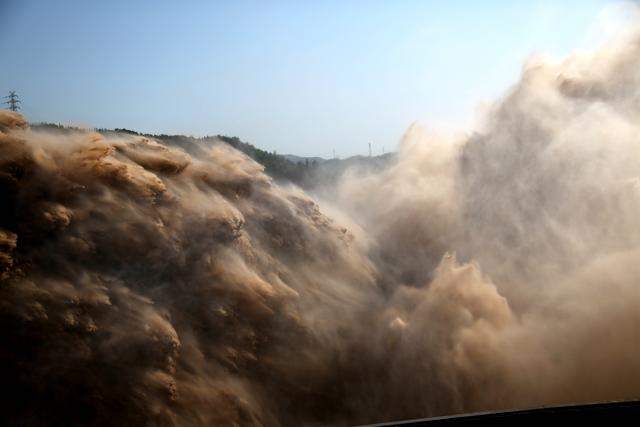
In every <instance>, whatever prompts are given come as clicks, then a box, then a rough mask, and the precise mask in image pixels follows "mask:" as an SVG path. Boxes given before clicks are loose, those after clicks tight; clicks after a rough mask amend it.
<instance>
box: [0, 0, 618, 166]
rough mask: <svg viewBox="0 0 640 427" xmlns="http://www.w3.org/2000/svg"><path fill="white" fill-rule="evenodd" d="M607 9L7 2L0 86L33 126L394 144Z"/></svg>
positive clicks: (284, 148) (586, 5)
mask: <svg viewBox="0 0 640 427" xmlns="http://www.w3.org/2000/svg"><path fill="white" fill-rule="evenodd" d="M606 4H607V2H605V1H603V0H600V1H595V0H593V1H592V0H579V1H565V2H561V1H542V2H534V1H489V0H483V1H464V2H463V1H385V2H374V1H362V2H356V1H336V2H329V1H319V0H318V1H311V0H307V1H303V0H298V1H266V0H263V1H255V2H246V1H228V2H215V1H178V0H174V1H160V0H153V1H152V0H149V1H142V0H126V1H124V0H123V1H117V0H109V1H88V0H78V1H72V0H55V1H52V0H0V52H2V59H1V60H0V61H1V66H0V92H8V91H9V90H11V89H15V90H16V91H18V93H19V94H20V96H21V97H22V100H23V111H24V113H25V114H26V115H27V116H28V117H29V119H30V120H32V121H49V122H60V123H65V124H69V123H71V124H79V125H88V126H95V127H110V128H112V127H126V128H130V129H136V130H139V131H144V132H153V133H185V134H192V135H205V134H226V135H235V136H239V137H240V138H242V139H243V140H246V141H249V142H251V143H253V144H255V145H257V146H259V147H261V148H265V149H268V150H277V151H278V152H279V153H293V154H299V155H319V156H325V157H326V156H329V155H330V153H331V151H332V149H335V150H336V153H337V154H338V155H340V156H346V155H352V154H358V153H360V154H364V153H366V152H367V144H368V143H369V142H371V143H372V144H373V147H374V151H375V152H380V150H381V149H382V147H383V146H385V147H386V149H387V151H389V150H390V149H393V148H394V147H395V146H396V144H397V141H398V139H399V138H400V137H401V135H402V133H403V132H404V131H405V130H406V128H407V127H408V126H409V125H410V124H411V123H412V122H414V121H419V122H421V123H423V124H425V125H427V126H442V125H447V124H454V125H456V124H459V123H464V122H466V121H468V120H469V118H470V117H471V116H472V114H473V111H474V109H475V105H477V104H478V103H479V102H480V101H483V100H487V101H488V100H491V99H492V98H495V97H496V96H498V95H499V94H501V93H503V92H504V90H505V89H506V88H508V86H509V85H510V84H511V83H513V82H514V81H515V79H516V78H517V76H518V74H519V72H520V69H521V67H522V63H523V61H524V60H525V59H526V58H527V57H528V56H529V55H530V54H531V53H533V52H545V53H549V54H551V55H553V56H561V55H565V54H567V53H569V52H571V51H572V50H574V49H575V48H576V47H583V46H585V45H586V43H588V40H589V38H590V37H592V36H593V33H594V23H595V22H596V20H597V19H598V16H599V15H601V11H602V10H603V8H604V7H605V6H606ZM595 31H596V32H597V30H595Z"/></svg>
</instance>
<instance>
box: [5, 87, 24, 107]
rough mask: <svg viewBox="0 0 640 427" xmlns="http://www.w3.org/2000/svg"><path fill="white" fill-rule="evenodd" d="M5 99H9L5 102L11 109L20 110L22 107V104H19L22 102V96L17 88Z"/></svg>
mask: <svg viewBox="0 0 640 427" xmlns="http://www.w3.org/2000/svg"><path fill="white" fill-rule="evenodd" d="M4 99H8V101H5V102H4V103H5V104H7V105H8V106H9V109H10V110H11V111H18V110H19V109H20V106H19V105H18V104H20V103H21V102H20V98H19V97H18V94H17V93H16V91H15V90H12V91H11V92H9V95H8V96H5V97H4Z"/></svg>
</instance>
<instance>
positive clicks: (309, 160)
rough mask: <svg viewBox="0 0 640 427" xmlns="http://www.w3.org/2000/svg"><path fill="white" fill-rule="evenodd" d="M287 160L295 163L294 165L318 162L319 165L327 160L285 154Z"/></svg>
mask: <svg viewBox="0 0 640 427" xmlns="http://www.w3.org/2000/svg"><path fill="white" fill-rule="evenodd" d="M282 156H283V157H284V158H285V159H287V160H289V161H291V162H293V163H313V162H316V163H318V164H320V163H324V162H326V161H327V159H323V158H322V157H301V156H296V155H295V154H283V155H282Z"/></svg>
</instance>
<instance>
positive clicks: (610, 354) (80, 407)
mask: <svg viewBox="0 0 640 427" xmlns="http://www.w3.org/2000/svg"><path fill="white" fill-rule="evenodd" d="M639 70H640V35H639V34H638V32H635V31H631V32H629V34H626V35H625V36H624V38H622V39H618V40H615V41H613V42H612V43H611V44H609V45H607V46H604V47H603V48H601V49H600V50H597V51H595V52H594V53H591V54H583V55H576V56H572V57H569V58H567V59H566V60H565V61H564V62H562V63H548V62H544V61H537V62H532V63H530V64H528V65H527V66H526V68H525V70H524V72H523V76H522V78H521V80H520V81H519V82H518V83H517V84H516V85H515V86H514V87H513V88H512V89H511V90H510V91H509V93H508V94H507V95H506V96H505V97H504V98H503V99H501V100H500V101H498V102H496V104H495V105H494V106H493V108H492V110H491V111H490V113H489V114H488V115H487V117H486V120H485V122H484V123H483V125H482V126H481V127H480V128H479V129H478V130H477V131H476V132H474V133H473V134H471V135H467V134H463V135H442V134H436V133H433V132H425V131H423V130H421V129H420V128H419V127H418V126H414V127H412V128H411V129H410V130H409V131H408V132H407V134H406V135H405V138H404V142H403V145H402V148H401V152H400V153H399V155H398V158H397V160H396V162H395V163H394V164H393V165H391V166H390V167H388V168H387V169H385V170H383V171H381V172H380V171H379V172H376V173H371V174H362V173H352V174H346V175H345V176H344V177H343V178H342V179H341V181H340V183H339V184H338V186H337V189H335V188H334V191H333V197H332V200H331V201H328V204H327V205H326V206H327V208H326V210H325V208H324V207H323V208H321V207H319V206H318V204H317V203H316V202H315V201H314V200H313V199H312V198H311V197H310V196H308V195H306V194H305V193H304V192H303V191H302V190H300V189H297V188H294V187H288V186H281V185H278V184H276V183H274V182H272V181H271V179H269V178H268V177H267V176H266V175H265V174H264V173H263V171H262V168H261V167H260V165H258V164H256V163H255V162H253V161H252V160H250V159H248V158H247V157H245V156H244V155H242V154H241V153H239V152H237V151H235V150H233V149H231V148H230V147H228V146H225V145H224V144H213V145H210V146H205V147H202V149H201V150H198V151H197V153H198V154H197V155H196V154H194V153H195V152H193V153H191V154H188V153H187V152H185V151H183V150H182V149H180V148H175V147H167V146H164V145H161V144H159V143H158V142H156V141H153V140H150V139H145V138H140V137H135V138H134V137H131V136H118V137H109V138H105V137H104V136H102V135H99V134H95V133H90V132H75V133H70V134H68V135H60V134H58V135H50V134H47V133H45V132H39V131H35V130H31V129H30V128H29V127H28V126H27V123H26V121H25V119H24V118H23V117H21V116H20V115H18V114H15V113H10V112H1V113H0V206H2V210H1V214H0V281H1V282H0V319H1V324H2V327H1V332H0V376H2V378H3V381H4V388H5V390H6V391H8V396H9V398H8V399H5V400H3V401H2V402H1V403H0V409H1V410H2V413H3V417H4V418H5V419H7V420H8V421H9V422H13V423H17V422H20V423H21V424H27V425H29V424H36V425H37V424H41V423H43V422H48V423H51V422H52V421H53V422H55V421H59V422H60V423H64V424H65V425H69V424H81V425H86V424H94V425H111V424H117V425H123V424H125V425H141V424H154V425H167V426H169V425H246V426H249V425H264V426H277V425H285V426H286V425H348V424H355V423H367V422H376V421H385V420H392V419H402V418H411V417H427V416H434V415H442V414H451V413H460V412H467V411H474V410H489V409H500V408H515V407H527V406H535V405H542V404H561V403H569V402H572V403H575V402H589V401H601V400H611V399H632V398H638V397H639V396H640V340H638V332H637V331H638V330H639V328H640V311H638V309H637V308H638V307H639V306H640V288H639V287H638V283H640V216H638V212H639V211H640V184H639V183H640V181H639V180H638V174H639V171H640V101H639V100H640V71H639ZM321 206H324V204H321ZM323 212H331V215H327V214H325V213H323ZM332 218H333V219H332Z"/></svg>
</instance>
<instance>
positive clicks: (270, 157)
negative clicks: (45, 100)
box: [31, 123, 395, 189]
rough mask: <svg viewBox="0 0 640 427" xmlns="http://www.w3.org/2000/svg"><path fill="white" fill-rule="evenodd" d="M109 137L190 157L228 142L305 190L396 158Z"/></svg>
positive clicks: (212, 140) (207, 140)
mask: <svg viewBox="0 0 640 427" xmlns="http://www.w3.org/2000/svg"><path fill="white" fill-rule="evenodd" d="M31 127H32V128H33V129H35V130H44V131H47V132H53V133H70V132H81V131H85V129H81V128H77V127H71V126H63V125H60V124H55V123H35V124H31ZM95 131H96V132H99V133H101V134H103V135H105V136H109V135H118V134H126V135H137V136H143V137H147V138H152V139H155V140H157V141H160V142H162V143H164V144H167V145H170V146H177V147H180V148H182V149H183V150H185V151H187V152H188V153H190V154H194V155H197V154H199V153H200V152H202V150H203V149H205V148H206V147H207V146H209V145H211V144H219V143H226V144H229V145H231V146H232V147H234V148H235V149H237V150H239V151H242V152H243V153H245V154H246V155H247V156H249V157H251V158H252V159H254V160H255V161H256V162H258V163H260V164H262V165H263V166H264V168H265V172H266V173H267V174H268V175H269V176H271V177H272V178H274V179H276V180H279V181H289V182H292V183H294V184H297V185H299V186H301V187H304V188H308V189H312V188H315V187H317V186H318V185H319V184H320V183H322V184H330V185H331V184H334V183H335V182H337V180H338V179H339V177H340V176H342V174H343V173H344V172H345V171H346V170H347V169H350V168H358V169H359V170H366V169H372V170H377V169H381V168H383V167H384V166H386V165H387V164H389V162H390V161H391V160H392V159H393V158H394V157H395V156H394V154H393V153H387V154H384V155H382V156H373V157H366V156H353V157H349V158H346V159H328V160H327V159H323V158H322V157H301V156H296V155H293V154H276V153H275V152H269V151H266V150H262V149H260V148H258V147H256V146H254V145H252V144H250V143H248V142H244V141H242V140H241V139H240V138H238V137H236V136H225V135H215V136H205V137H193V136H186V135H166V134H159V135H156V134H148V133H140V132H136V131H134V130H130V129H124V128H116V129H95Z"/></svg>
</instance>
